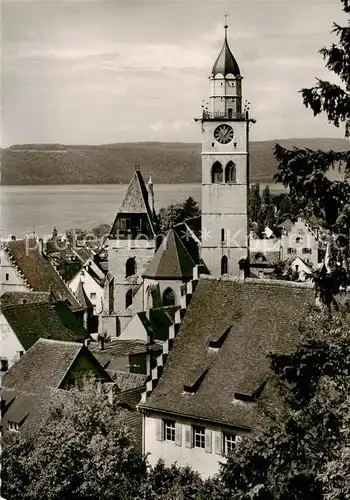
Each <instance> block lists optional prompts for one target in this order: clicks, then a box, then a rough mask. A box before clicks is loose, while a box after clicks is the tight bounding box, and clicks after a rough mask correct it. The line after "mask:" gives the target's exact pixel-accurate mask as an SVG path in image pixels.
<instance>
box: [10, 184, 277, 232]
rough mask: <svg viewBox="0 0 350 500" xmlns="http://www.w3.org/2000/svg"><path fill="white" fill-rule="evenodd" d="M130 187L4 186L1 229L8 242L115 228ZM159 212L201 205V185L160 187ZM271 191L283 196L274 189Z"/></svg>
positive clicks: (163, 185) (156, 200)
mask: <svg viewBox="0 0 350 500" xmlns="http://www.w3.org/2000/svg"><path fill="white" fill-rule="evenodd" d="M126 188H127V185H124V184H120V185H115V184H106V185H105V184H100V185H79V186H78V185H75V186H72V185H65V186H64V185H63V186H62V185H60V186H1V229H2V234H3V236H4V237H5V238H7V237H9V236H11V235H13V234H15V235H16V236H17V238H21V237H23V236H24V235H26V234H31V233H33V231H35V232H36V233H37V234H38V235H39V236H45V235H48V236H50V235H51V234H52V229H53V227H54V226H55V227H56V228H57V230H58V232H64V231H65V230H66V229H75V228H81V229H91V228H93V227H96V226H98V225H99V224H105V223H107V224H111V223H112V222H113V220H114V217H115V215H116V212H117V210H118V208H119V205H120V203H121V201H122V199H123V196H124V195H125V192H126ZM154 190H155V204H156V209H157V210H159V209H160V208H161V207H166V206H168V205H170V204H171V203H179V202H183V201H184V200H185V199H186V198H188V197H189V196H192V197H193V198H194V199H195V200H196V201H198V202H199V203H200V198H201V186H200V184H156V185H155V186H154ZM271 191H276V192H281V186H278V185H272V186H271Z"/></svg>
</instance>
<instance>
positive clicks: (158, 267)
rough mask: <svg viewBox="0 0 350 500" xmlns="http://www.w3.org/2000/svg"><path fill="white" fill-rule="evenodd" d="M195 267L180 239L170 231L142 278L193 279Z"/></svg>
mask: <svg viewBox="0 0 350 500" xmlns="http://www.w3.org/2000/svg"><path fill="white" fill-rule="evenodd" d="M194 267H195V263H194V261H193V260H192V258H191V256H190V254H189V253H188V251H187V250H186V248H185V246H184V244H183V243H182V241H181V239H180V237H179V236H178V234H177V233H176V232H175V231H174V230H173V229H170V231H169V232H168V234H167V235H166V237H165V238H164V240H163V242H162V244H161V245H160V247H159V248H158V250H157V252H156V254H155V256H154V257H153V259H152V261H151V262H150V264H149V265H148V267H147V269H146V270H145V271H144V273H143V275H142V276H143V277H144V278H153V279H183V278H191V277H192V276H193V268H194Z"/></svg>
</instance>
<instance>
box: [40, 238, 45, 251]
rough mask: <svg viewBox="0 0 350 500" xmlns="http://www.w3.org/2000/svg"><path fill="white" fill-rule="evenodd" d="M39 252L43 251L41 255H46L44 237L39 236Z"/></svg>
mask: <svg viewBox="0 0 350 500" xmlns="http://www.w3.org/2000/svg"><path fill="white" fill-rule="evenodd" d="M39 252H40V253H41V255H45V252H44V240H43V239H42V238H39Z"/></svg>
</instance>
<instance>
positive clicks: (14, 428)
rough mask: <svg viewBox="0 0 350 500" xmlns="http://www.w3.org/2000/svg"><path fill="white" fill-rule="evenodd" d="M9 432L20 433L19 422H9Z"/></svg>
mask: <svg viewBox="0 0 350 500" xmlns="http://www.w3.org/2000/svg"><path fill="white" fill-rule="evenodd" d="M7 427H8V430H9V431H11V432H18V431H19V425H18V423H17V422H11V421H9V422H8V423H7Z"/></svg>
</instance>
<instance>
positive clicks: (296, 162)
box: [275, 0, 350, 232]
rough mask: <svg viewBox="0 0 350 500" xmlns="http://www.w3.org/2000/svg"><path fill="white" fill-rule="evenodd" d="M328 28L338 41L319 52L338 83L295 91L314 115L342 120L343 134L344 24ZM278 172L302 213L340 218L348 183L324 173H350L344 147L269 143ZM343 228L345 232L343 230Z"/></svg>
mask: <svg viewBox="0 0 350 500" xmlns="http://www.w3.org/2000/svg"><path fill="white" fill-rule="evenodd" d="M341 2H342V4H343V9H342V10H343V12H344V13H345V14H346V15H349V13H350V6H349V1H348V0H341ZM333 33H335V35H336V36H337V37H338V39H339V43H338V44H332V46H331V47H330V48H322V49H321V50H320V53H321V55H322V56H323V58H324V59H325V61H326V67H327V68H328V69H329V70H330V71H331V72H333V73H334V74H335V75H337V77H338V79H339V80H340V84H339V85H336V84H333V83H330V82H328V81H323V80H320V79H317V83H316V85H315V86H314V87H312V88H303V89H302V90H301V94H302V97H303V102H304V104H305V106H306V107H310V108H311V109H312V111H313V113H314V115H315V116H316V115H319V114H320V113H325V114H326V116H327V118H328V121H329V122H330V123H332V124H334V125H335V126H336V127H339V126H340V125H341V124H344V125H345V136H346V137H349V132H350V60H349V53H350V26H349V23H348V26H343V27H342V26H339V25H337V24H334V25H333ZM275 157H276V158H277V160H278V162H279V165H278V172H277V174H276V175H275V180H276V181H277V182H282V183H283V184H284V185H285V186H287V187H289V189H290V192H291V194H292V195H293V196H295V198H296V199H297V200H299V201H300V202H301V204H302V206H303V209H304V211H305V213H310V214H313V215H315V216H316V217H321V218H322V220H323V222H324V225H325V226H326V227H328V228H330V229H333V228H334V226H335V225H336V224H337V222H339V221H340V220H343V217H342V215H343V210H344V207H345V206H346V205H347V204H349V200H350V185H349V184H348V183H347V182H345V181H332V180H330V179H329V178H328V176H327V174H328V172H329V171H330V170H331V169H334V168H336V167H339V168H340V167H343V168H344V170H345V176H347V175H349V173H350V152H349V151H343V152H334V151H321V150H318V151H312V150H310V149H300V148H294V149H293V150H292V151H289V150H286V149H285V148H282V147H281V146H280V145H279V144H276V146H275ZM338 229H343V230H344V229H349V218H348V217H346V218H345V220H343V222H342V228H340V227H338ZM345 232H346V231H345Z"/></svg>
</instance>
